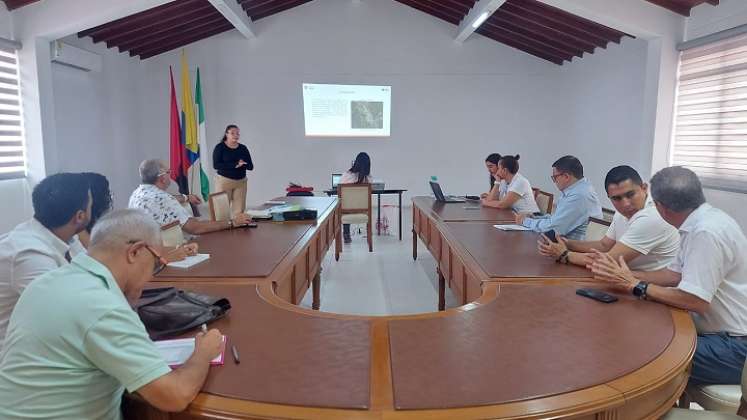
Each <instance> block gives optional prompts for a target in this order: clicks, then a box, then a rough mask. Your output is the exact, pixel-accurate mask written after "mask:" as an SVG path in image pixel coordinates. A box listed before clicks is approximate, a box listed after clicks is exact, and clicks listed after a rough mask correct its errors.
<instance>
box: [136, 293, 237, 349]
mask: <svg viewBox="0 0 747 420" xmlns="http://www.w3.org/2000/svg"><path fill="white" fill-rule="evenodd" d="M230 309H231V303H230V302H229V301H228V299H226V298H219V297H215V296H209V295H203V294H200V293H195V292H188V291H186V290H180V289H177V288H175V287H160V288H155V289H146V290H143V294H142V295H141V296H140V300H138V302H137V304H135V310H136V311H137V314H138V316H140V320H141V321H143V324H144V325H145V329H146V330H148V334H149V335H150V338H151V339H153V340H158V339H161V338H167V337H173V336H176V335H179V334H182V333H184V332H187V331H189V330H191V329H193V328H195V327H199V326H200V325H202V324H207V323H209V322H211V321H214V320H216V319H220V318H222V317H223V316H225V315H226V314H227V313H228V311H229V310H230Z"/></svg>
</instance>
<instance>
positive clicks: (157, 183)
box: [129, 159, 251, 235]
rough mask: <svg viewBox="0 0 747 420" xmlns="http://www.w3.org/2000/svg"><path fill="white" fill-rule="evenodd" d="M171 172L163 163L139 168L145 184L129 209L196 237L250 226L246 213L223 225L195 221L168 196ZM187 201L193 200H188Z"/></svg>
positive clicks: (148, 162)
mask: <svg viewBox="0 0 747 420" xmlns="http://www.w3.org/2000/svg"><path fill="white" fill-rule="evenodd" d="M170 172H171V171H170V170H169V169H168V168H167V167H166V164H165V163H164V162H163V161H161V160H158V159H149V160H145V161H143V162H142V163H141V164H140V179H141V181H142V183H141V184H140V186H139V187H137V189H135V191H134V192H133V193H132V195H131V196H130V202H129V207H130V208H138V209H143V210H145V211H146V212H147V213H148V214H150V215H151V216H152V217H153V219H154V220H155V221H156V222H157V223H158V224H159V225H161V226H165V225H168V224H169V223H171V222H173V221H175V220H178V221H179V224H180V225H181V226H182V230H183V231H185V232H187V233H190V234H193V235H199V234H203V233H209V232H216V231H219V230H225V229H232V228H234V227H239V226H244V225H246V224H247V223H249V222H251V217H249V216H248V215H246V214H244V213H240V214H238V215H235V216H234V218H233V219H230V220H224V221H210V220H200V219H197V218H196V217H192V216H191V215H190V214H189V212H187V210H186V209H185V208H184V207H182V205H181V203H180V202H179V201H178V200H177V198H176V197H174V196H173V195H171V194H169V193H168V192H166V190H167V189H168V187H169V185H171V178H170V176H169V174H170ZM195 198H197V197H195ZM185 200H191V199H190V198H189V197H187V198H185ZM198 200H199V198H198ZM190 202H192V201H190Z"/></svg>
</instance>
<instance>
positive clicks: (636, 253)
mask: <svg viewBox="0 0 747 420" xmlns="http://www.w3.org/2000/svg"><path fill="white" fill-rule="evenodd" d="M604 187H605V189H606V190H607V196H608V197H609V199H610V201H612V204H613V205H614V206H615V209H616V210H617V212H616V213H615V216H614V217H613V219H612V224H611V225H610V227H609V229H608V230H607V234H606V235H605V236H604V237H603V238H602V239H600V240H598V241H580V240H570V239H566V238H564V237H562V236H561V237H558V242H557V243H556V242H551V241H550V240H548V239H547V238H546V237H543V238H542V239H541V240H540V241H539V242H538V245H539V252H540V254H542V255H545V256H548V257H552V258H555V260H556V261H558V262H560V263H566V264H575V265H580V266H582V267H589V266H591V264H592V262H593V258H594V256H595V255H596V254H594V253H593V251H592V250H598V251H601V252H606V253H607V254H608V255H609V256H611V257H612V258H613V259H615V260H617V259H618V258H619V257H621V256H622V257H623V258H624V259H625V262H626V263H628V265H629V266H630V268H632V269H633V270H640V271H655V270H660V269H662V268H665V267H667V266H668V265H669V264H670V263H671V262H672V260H674V257H675V256H677V251H679V243H680V234H679V233H678V232H677V229H675V228H674V226H672V225H670V224H669V223H667V222H665V221H664V219H662V218H661V216H660V215H659V212H658V211H657V210H656V206H655V205H654V201H653V200H652V199H651V194H649V192H648V185H646V183H644V182H643V180H642V179H641V176H640V175H639V174H638V172H637V171H636V170H635V169H633V168H631V167H630V166H627V165H623V166H616V167H614V168H612V169H611V170H610V171H609V172H607V177H606V178H605V179H604Z"/></svg>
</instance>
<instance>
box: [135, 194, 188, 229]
mask: <svg viewBox="0 0 747 420" xmlns="http://www.w3.org/2000/svg"><path fill="white" fill-rule="evenodd" d="M128 207H130V208H133V209H143V210H145V211H146V212H148V214H150V215H151V217H153V220H155V221H156V222H157V223H158V224H159V225H161V226H164V225H168V224H169V223H171V222H173V221H174V220H178V221H179V224H180V225H184V224H185V223H187V221H188V220H189V219H190V217H192V216H190V215H189V212H187V209H185V208H184V207H182V205H181V204H179V201H177V200H176V198H174V196H173V195H171V194H169V193H168V192H166V191H164V190H162V189H160V188H158V187H156V186H155V185H150V184H141V185H140V186H139V187H137V188H136V189H135V191H133V192H132V195H131V196H130V203H129V205H128Z"/></svg>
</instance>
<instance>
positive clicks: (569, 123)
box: [541, 38, 651, 207]
mask: <svg viewBox="0 0 747 420" xmlns="http://www.w3.org/2000/svg"><path fill="white" fill-rule="evenodd" d="M646 47H647V44H646V41H641V40H637V39H631V38H624V39H623V41H622V42H621V43H620V44H613V43H610V44H609V45H608V46H607V49H606V50H601V49H598V50H597V51H596V52H595V53H594V54H593V55H585V56H584V57H583V58H582V59H578V58H576V59H574V61H573V63H571V64H570V65H564V66H563V68H562V70H561V71H560V75H559V76H560V77H559V80H558V82H557V86H558V87H559V88H560V90H555V95H554V98H555V99H556V100H557V106H558V107H559V108H561V109H564V111H565V113H566V115H565V116H564V118H563V123H562V126H563V128H564V129H565V130H566V132H565V133H564V135H565V138H563V137H561V138H560V139H561V140H564V141H562V142H555V141H551V140H549V139H548V141H547V142H546V145H547V146H546V147H550V148H552V149H553V150H554V151H555V154H557V155H561V154H573V155H575V156H576V157H578V158H579V159H580V160H581V162H582V163H583V164H584V172H585V175H586V177H587V178H588V179H589V180H590V181H591V182H592V183H593V184H594V186H595V187H596V190H597V193H598V194H599V196H600V198H601V199H602V202H603V205H604V206H605V207H611V206H612V205H611V203H610V202H609V200H608V199H607V195H606V193H605V190H604V177H605V176H606V175H607V171H609V170H610V169H611V168H612V167H613V166H617V165H623V164H625V165H630V166H632V167H634V168H636V169H637V170H638V171H639V172H640V173H641V175H642V176H643V177H644V178H647V177H648V176H649V175H650V163H651V149H650V146H649V144H648V142H647V141H646V139H644V138H642V136H641V128H640V127H641V124H642V121H643V100H644V91H643V88H644V79H645V73H646ZM549 171H550V169H549V165H548V168H547V170H546V171H545V172H546V174H545V175H546V176H544V177H543V178H541V179H542V180H543V182H544V184H545V185H544V186H545V187H546V188H550V187H551V184H550V180H549V179H547V178H548V177H547V174H549ZM549 191H553V190H552V189H551V190H549Z"/></svg>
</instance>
